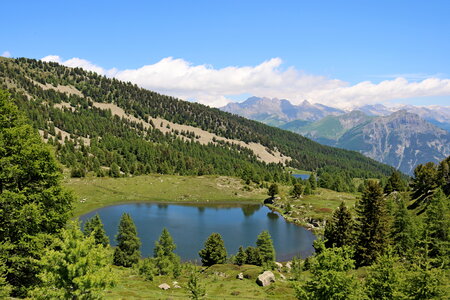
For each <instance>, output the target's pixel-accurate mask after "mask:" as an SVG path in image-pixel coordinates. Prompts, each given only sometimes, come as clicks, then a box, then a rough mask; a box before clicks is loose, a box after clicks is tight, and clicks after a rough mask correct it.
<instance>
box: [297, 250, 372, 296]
mask: <svg viewBox="0 0 450 300" xmlns="http://www.w3.org/2000/svg"><path fill="white" fill-rule="evenodd" d="M351 254H352V253H351V251H350V250H349V249H348V248H347V247H344V248H329V249H324V250H323V251H322V252H321V253H320V254H318V255H317V256H316V257H314V258H313V259H312V261H311V266H310V271H311V279H310V280H308V281H307V282H305V283H303V284H296V285H294V288H295V294H296V297H297V299H302V300H303V299H308V300H309V299H310V300H316V299H317V300H327V299H338V300H346V299H349V300H350V299H363V298H362V292H361V288H360V286H359V283H358V280H357V279H356V278H355V276H354V275H350V274H349V273H348V271H349V270H351V269H353V267H354V261H353V260H352V258H351Z"/></svg>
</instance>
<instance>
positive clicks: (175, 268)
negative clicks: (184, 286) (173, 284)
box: [153, 228, 181, 277]
mask: <svg viewBox="0 0 450 300" xmlns="http://www.w3.org/2000/svg"><path fill="white" fill-rule="evenodd" d="M176 248H177V246H176V245H175V243H174V241H173V238H172V236H171V235H170V233H169V231H168V230H167V229H166V228H163V230H162V232H161V236H160V237H159V240H158V241H156V242H155V248H154V249H153V257H154V261H155V266H156V268H157V270H158V273H159V274H160V275H168V274H172V275H173V276H174V277H178V276H179V275H180V272H181V269H180V268H181V264H180V257H179V256H178V255H176V254H175V253H174V252H173V251H174V250H175V249H176Z"/></svg>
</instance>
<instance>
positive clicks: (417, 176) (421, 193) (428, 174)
mask: <svg viewBox="0 0 450 300" xmlns="http://www.w3.org/2000/svg"><path fill="white" fill-rule="evenodd" d="M438 183H439V180H438V172H437V167H436V165H435V164H434V163H433V162H429V163H426V164H425V165H418V166H417V167H416V168H415V169H414V178H413V180H412V182H411V190H412V193H411V199H413V200H415V201H414V203H413V204H411V205H410V208H417V207H419V206H421V205H427V204H428V202H429V200H430V199H431V197H432V196H433V192H434V190H435V189H436V187H437V186H438Z"/></svg>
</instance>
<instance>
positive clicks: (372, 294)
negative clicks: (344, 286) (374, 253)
mask: <svg viewBox="0 0 450 300" xmlns="http://www.w3.org/2000/svg"><path fill="white" fill-rule="evenodd" d="M397 260H398V259H397V258H396V257H395V256H394V255H393V254H392V252H389V251H388V252H386V254H383V255H382V256H380V257H379V258H378V260H377V262H376V263H375V264H373V265H372V266H370V267H369V269H368V274H367V278H366V282H365V289H366V293H367V296H368V297H369V299H377V300H378V299H380V300H391V299H404V298H402V296H403V294H402V291H401V287H402V284H403V283H402V282H401V273H402V270H401V267H400V266H399V265H398V264H397Z"/></svg>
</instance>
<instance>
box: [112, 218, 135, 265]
mask: <svg viewBox="0 0 450 300" xmlns="http://www.w3.org/2000/svg"><path fill="white" fill-rule="evenodd" d="M116 240H117V247H116V248H115V249H114V264H115V265H116V266H123V267H131V266H133V265H135V264H136V263H137V262H138V261H139V258H140V257H141V252H140V251H139V248H140V246H141V241H140V240H139V237H138V236H137V231H136V225H134V222H133V219H132V218H131V216H130V215H129V214H127V213H124V214H123V215H122V217H121V219H120V224H119V231H118V233H117V236H116Z"/></svg>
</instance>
